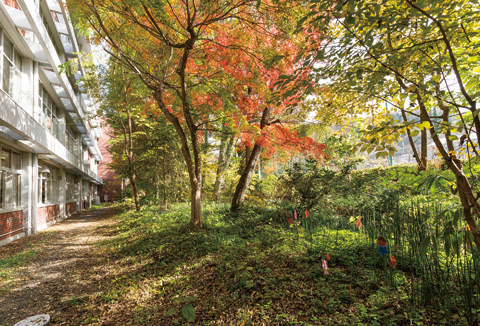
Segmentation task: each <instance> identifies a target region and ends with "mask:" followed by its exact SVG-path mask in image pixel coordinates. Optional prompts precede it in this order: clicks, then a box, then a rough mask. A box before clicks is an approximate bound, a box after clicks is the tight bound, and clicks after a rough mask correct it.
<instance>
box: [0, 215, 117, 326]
mask: <svg viewBox="0 0 480 326" xmlns="http://www.w3.org/2000/svg"><path fill="white" fill-rule="evenodd" d="M117 212H118V211H117V210H116V209H115V208H101V209H98V210H94V211H87V212H83V213H80V214H76V215H74V216H72V217H70V218H68V219H66V220H64V221H62V222H60V223H57V224H55V225H53V226H51V227H49V228H47V229H46V230H44V231H41V232H39V233H37V234H34V235H32V236H29V237H25V238H22V239H19V240H17V241H14V242H12V243H10V244H8V245H6V246H3V247H0V259H3V258H6V257H11V256H12V255H15V254H17V253H19V252H22V251H30V252H31V251H32V250H33V251H35V254H34V255H32V257H31V258H29V259H28V262H27V263H25V264H22V265H20V266H16V267H12V268H13V270H12V271H13V272H12V273H10V276H9V277H6V278H3V279H2V275H1V274H0V325H2V326H3V325H13V324H15V323H16V322H18V321H20V320H22V319H24V318H27V317H29V316H32V315H36V314H50V316H51V318H52V320H51V322H50V323H49V324H48V326H50V325H68V324H77V325H81V324H82V322H81V321H80V320H78V318H82V317H80V316H78V315H76V313H79V312H76V309H72V308H74V307H75V306H76V305H77V303H81V302H84V301H86V299H88V298H89V297H90V296H94V295H97V294H98V293H100V292H101V283H102V279H103V278H104V270H102V269H103V268H105V265H107V266H108V261H107V260H108V255H107V253H106V252H105V250H102V249H101V247H100V246H99V244H100V243H101V242H103V241H106V240H108V239H110V238H111V237H113V236H114V235H115V233H116V231H115V230H116V229H115V224H116V223H117V220H116V219H115V215H116V213H117ZM83 318H84V316H83ZM69 321H75V322H73V323H71V322H69Z"/></svg>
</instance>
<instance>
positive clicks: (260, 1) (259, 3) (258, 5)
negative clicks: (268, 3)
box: [257, 0, 262, 9]
mask: <svg viewBox="0 0 480 326" xmlns="http://www.w3.org/2000/svg"><path fill="white" fill-rule="evenodd" d="M261 4H262V0H257V9H258V8H260V5H261Z"/></svg>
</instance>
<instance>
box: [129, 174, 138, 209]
mask: <svg viewBox="0 0 480 326" xmlns="http://www.w3.org/2000/svg"><path fill="white" fill-rule="evenodd" d="M130 183H131V185H132V190H133V200H134V201H135V210H136V211H137V212H138V211H139V210H140V199H139V198H138V188H137V173H136V172H135V171H132V172H131V173H130Z"/></svg>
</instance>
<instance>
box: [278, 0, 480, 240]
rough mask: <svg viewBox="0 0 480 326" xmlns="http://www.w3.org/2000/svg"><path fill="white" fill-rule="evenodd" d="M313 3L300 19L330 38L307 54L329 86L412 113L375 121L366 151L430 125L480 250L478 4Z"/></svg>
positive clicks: (368, 0)
mask: <svg viewBox="0 0 480 326" xmlns="http://www.w3.org/2000/svg"><path fill="white" fill-rule="evenodd" d="M311 4H312V7H314V8H315V9H316V10H315V11H314V12H313V13H312V14H311V15H309V16H306V17H305V18H304V19H303V20H302V21H300V24H304V23H305V24H306V25H305V26H308V27H309V28H312V29H315V30H317V32H318V31H321V32H323V33H325V35H329V40H330V41H329V42H325V43H324V44H323V46H321V47H316V48H315V49H313V50H312V51H311V52H309V53H306V54H305V59H306V61H308V62H309V64H306V65H305V67H311V69H312V71H314V75H315V76H316V78H317V80H319V81H323V83H324V84H328V87H330V88H332V89H341V90H342V91H343V92H352V93H355V94H357V95H358V96H357V101H358V100H362V101H361V104H360V105H355V104H354V103H352V104H351V105H352V106H356V107H361V106H362V105H368V103H370V104H371V103H372V102H373V103H375V102H376V103H378V102H379V101H382V102H383V101H388V102H389V103H391V104H392V106H394V107H396V108H397V109H398V110H400V111H401V112H402V113H404V114H405V115H403V117H404V118H403V119H401V120H400V121H398V120H396V119H395V118H394V117H393V116H392V115H390V116H388V117H386V118H385V119H383V121H382V122H380V123H378V124H376V125H371V126H370V127H369V129H368V132H367V135H368V136H369V138H368V142H366V143H365V144H364V146H363V149H368V150H372V149H373V148H376V149H377V150H379V154H380V156H382V155H388V154H389V152H390V153H391V152H392V151H394V150H395V149H394V144H393V143H392V142H389V140H395V139H398V135H399V134H400V133H407V130H409V132H411V133H414V132H415V133H419V131H423V130H425V132H426V131H427V130H428V133H429V134H430V137H431V139H432V141H433V143H434V145H435V147H436V149H437V151H438V153H439V154H440V156H441V157H442V158H443V160H444V161H445V164H446V166H448V168H449V169H450V170H451V171H452V172H453V174H454V175H455V177H456V185H457V189H458V194H459V197H460V201H461V203H462V206H463V212H464V215H465V220H466V222H467V223H468V226H469V228H470V229H471V230H472V233H473V236H474V240H475V243H476V244H477V246H478V247H480V229H479V227H478V225H477V222H476V220H477V219H478V218H479V217H480V203H479V202H478V196H477V195H476V189H477V188H478V185H475V184H471V183H470V181H469V179H468V177H467V175H466V174H465V172H464V169H463V162H462V158H466V159H470V158H471V157H472V156H478V151H479V150H480V148H479V147H478V146H479V145H478V141H477V140H478V136H479V135H480V119H479V117H478V109H477V104H476V100H477V99H478V97H479V96H480V89H479V75H478V73H479V72H480V68H479V67H478V63H477V60H478V58H479V55H478V53H479V49H480V42H479V41H478V39H477V38H476V35H478V33H479V32H480V24H479V23H478V22H479V21H480V5H479V4H478V2H473V1H471V2H464V1H458V0H453V1H443V0H435V1H413V0H405V1H400V2H398V1H390V0H384V1H380V2H379V1H374V0H362V1H353V0H346V1H323V2H321V3H318V2H316V1H311ZM472 58H473V59H472ZM288 80H289V78H288V77H285V81H288ZM404 104H406V105H404ZM434 108H439V110H440V114H438V115H437V114H435V111H436V110H434ZM405 116H407V117H408V118H407V121H405ZM382 150H385V151H383V152H382Z"/></svg>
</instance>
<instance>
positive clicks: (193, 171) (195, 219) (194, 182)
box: [155, 89, 202, 229]
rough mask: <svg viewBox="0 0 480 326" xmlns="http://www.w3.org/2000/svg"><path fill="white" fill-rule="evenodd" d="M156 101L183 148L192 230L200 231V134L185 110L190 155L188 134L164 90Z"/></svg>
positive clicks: (158, 91)
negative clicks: (171, 108)
mask: <svg viewBox="0 0 480 326" xmlns="http://www.w3.org/2000/svg"><path fill="white" fill-rule="evenodd" d="M155 99H156V101H157V103H158V106H159V108H160V110H162V113H163V114H164V115H165V117H166V118H167V119H168V121H170V123H172V125H173V126H174V127H175V131H176V132H177V135H178V136H179V138H180V143H181V145H182V146H181V147H182V154H183V158H184V159H185V165H186V166H187V171H188V177H189V180H190V190H191V192H190V204H191V214H192V215H191V216H190V226H191V227H192V228H195V229H198V228H201V227H202V209H201V198H202V161H201V155H200V148H199V143H198V133H197V128H196V127H195V126H194V124H193V121H192V118H191V115H190V112H189V111H188V109H187V108H186V109H185V111H184V112H185V114H186V116H185V118H186V120H187V121H188V125H189V127H188V129H189V130H188V131H189V135H190V144H191V147H192V153H193V157H192V154H191V153H190V146H189V142H188V139H187V134H186V133H185V131H184V130H183V128H182V125H181V124H180V121H179V120H178V118H177V117H176V116H175V115H174V114H172V113H171V112H170V111H169V110H168V108H167V106H166V105H165V103H164V102H163V98H162V89H159V90H157V92H155Z"/></svg>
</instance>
